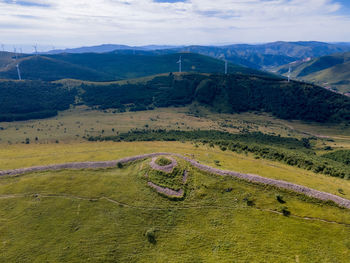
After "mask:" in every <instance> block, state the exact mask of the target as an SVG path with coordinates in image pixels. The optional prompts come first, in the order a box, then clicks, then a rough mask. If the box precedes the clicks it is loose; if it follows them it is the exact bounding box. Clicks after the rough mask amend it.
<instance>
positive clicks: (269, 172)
mask: <svg viewBox="0 0 350 263" xmlns="http://www.w3.org/2000/svg"><path fill="white" fill-rule="evenodd" d="M152 152H174V153H180V154H184V155H185V154H190V155H193V156H192V157H194V158H195V159H196V160H198V161H200V162H201V163H203V164H207V165H210V166H215V163H214V161H215V160H218V161H220V165H221V166H219V168H220V169H227V170H233V171H237V172H243V173H253V174H259V175H261V176H264V177H269V178H274V179H280V180H285V181H289V182H293V183H297V184H301V185H305V186H308V187H311V188H314V189H317V190H320V191H325V192H330V193H332V194H336V195H339V196H342V197H345V198H350V197H349V196H350V181H348V180H343V179H340V178H335V177H327V176H325V175H322V174H315V173H312V172H310V171H305V170H302V169H298V168H296V167H292V166H287V165H283V164H281V163H278V162H272V161H268V160H256V159H255V158H254V157H253V156H249V155H248V156H246V155H239V154H236V153H232V152H228V151H227V152H222V151H221V150H220V149H218V148H210V147H206V146H198V147H196V146H195V145H192V144H190V143H180V142H134V143H112V142H100V143H71V144H49V145H11V146H4V147H2V148H1V149H0V167H1V168H0V169H2V170H5V169H14V168H21V167H30V166H35V165H45V164H55V163H65V162H80V161H104V160H116V159H120V158H123V157H128V156H134V155H137V154H142V153H152ZM340 188H341V189H343V190H344V193H345V196H344V195H342V194H340V193H339V191H338V189H340Z"/></svg>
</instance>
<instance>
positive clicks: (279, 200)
mask: <svg viewBox="0 0 350 263" xmlns="http://www.w3.org/2000/svg"><path fill="white" fill-rule="evenodd" d="M276 200H277V201H278V202H279V203H281V204H285V203H286V201H284V200H283V196H281V195H276Z"/></svg>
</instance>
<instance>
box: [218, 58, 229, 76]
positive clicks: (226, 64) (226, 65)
mask: <svg viewBox="0 0 350 263" xmlns="http://www.w3.org/2000/svg"><path fill="white" fill-rule="evenodd" d="M219 58H220V59H222V60H223V61H224V62H225V75H227V72H228V62H227V60H226V57H225V54H221V56H220V57H219Z"/></svg>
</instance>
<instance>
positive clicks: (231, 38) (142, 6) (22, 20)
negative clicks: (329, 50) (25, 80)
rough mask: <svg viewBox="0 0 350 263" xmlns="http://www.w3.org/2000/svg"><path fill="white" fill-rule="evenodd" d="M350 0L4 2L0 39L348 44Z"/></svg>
mask: <svg viewBox="0 0 350 263" xmlns="http://www.w3.org/2000/svg"><path fill="white" fill-rule="evenodd" d="M349 31H350V0H88V1H87V0H85V1H84V0H0V43H2V44H4V47H5V49H10V48H11V49H13V46H16V47H17V48H20V47H21V48H23V49H32V45H34V44H38V48H39V50H40V49H52V48H53V47H55V48H62V47H78V46H91V45H98V44H103V43H110V44H126V45H137V46H139V45H148V44H162V45H164V44H166V45H193V44H197V45H224V44H233V43H264V42H272V41H280V40H282V41H309V40H314V41H325V42H350V32H349Z"/></svg>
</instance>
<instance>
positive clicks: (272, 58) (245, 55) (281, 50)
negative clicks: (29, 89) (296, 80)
mask: <svg viewBox="0 0 350 263" xmlns="http://www.w3.org/2000/svg"><path fill="white" fill-rule="evenodd" d="M123 50H124V51H125V50H131V51H133V52H136V51H153V52H155V54H171V53H178V52H192V53H198V54H202V55H206V56H211V57H215V58H219V59H227V60H228V61H230V62H231V63H234V64H238V65H241V66H246V67H250V68H255V69H270V68H273V67H276V66H281V65H284V64H287V63H291V62H293V61H298V60H301V59H305V58H309V57H311V58H315V57H320V56H326V55H330V54H334V53H340V52H350V43H323V42H314V41H313V42H282V41H280V42H273V43H267V44H257V45H248V44H235V45H227V46H182V47H176V46H157V45H153V46H141V47H131V46H126V45H100V46H92V47H81V48H75V49H66V50H53V51H49V52H48V54H59V53H88V52H92V53H105V52H113V51H123Z"/></svg>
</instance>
